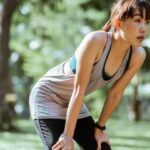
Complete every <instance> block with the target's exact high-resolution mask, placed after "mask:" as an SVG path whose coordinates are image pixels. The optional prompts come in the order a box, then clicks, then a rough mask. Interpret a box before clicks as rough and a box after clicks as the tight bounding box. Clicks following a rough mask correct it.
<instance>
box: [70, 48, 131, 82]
mask: <svg viewBox="0 0 150 150" xmlns="http://www.w3.org/2000/svg"><path fill="white" fill-rule="evenodd" d="M131 55H132V46H131V48H130V53H129V57H128V60H127V63H126V67H125V71H126V70H127V69H128V66H129V63H130V59H131ZM107 57H108V55H107ZM106 60H107V58H106ZM106 60H105V63H106ZM105 63H104V66H105ZM76 65H77V60H76V58H75V55H73V56H72V57H71V59H70V68H71V70H72V72H73V73H74V74H75V73H76ZM102 75H103V78H104V79H105V80H110V79H111V78H112V77H113V76H109V75H108V74H107V73H106V72H105V70H104V69H103V73H102Z"/></svg>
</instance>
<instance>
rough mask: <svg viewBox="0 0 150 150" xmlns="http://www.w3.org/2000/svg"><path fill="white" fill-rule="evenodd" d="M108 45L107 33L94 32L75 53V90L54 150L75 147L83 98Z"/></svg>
mask: <svg viewBox="0 0 150 150" xmlns="http://www.w3.org/2000/svg"><path fill="white" fill-rule="evenodd" d="M105 43H106V33H104V32H99V31H98V32H92V33H90V34H88V35H87V36H86V37H85V38H84V39H83V41H82V42H81V44H80V45H79V47H78V48H77V50H76V52H75V56H76V59H77V66H76V75H75V81H74V89H73V92H72V96H71V99H70V102H69V106H68V109H67V116H66V123H65V128H64V132H63V134H62V135H61V137H60V138H59V140H58V141H57V143H56V144H55V145H54V146H53V147H52V149H53V150H60V149H63V148H64V149H65V148H71V149H73V150H74V146H73V141H72V139H73V134H74V130H75V126H76V122H77V118H78V115H79V112H80V110H81V106H82V104H83V97H84V94H85V91H86V88H87V86H88V83H89V80H90V76H91V71H92V68H93V64H94V63H95V62H97V60H98V59H99V57H100V56H101V53H102V51H103V48H104V45H105Z"/></svg>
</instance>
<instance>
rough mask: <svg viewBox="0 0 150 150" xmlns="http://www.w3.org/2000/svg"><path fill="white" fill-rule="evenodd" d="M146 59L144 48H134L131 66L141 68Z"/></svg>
mask: <svg viewBox="0 0 150 150" xmlns="http://www.w3.org/2000/svg"><path fill="white" fill-rule="evenodd" d="M145 58H146V52H145V49H144V48H143V47H133V51H132V58H131V65H136V66H139V65H140V66H141V65H142V64H143V62H144V60H145Z"/></svg>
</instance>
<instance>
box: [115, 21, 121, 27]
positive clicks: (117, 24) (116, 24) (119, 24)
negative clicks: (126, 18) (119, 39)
mask: <svg viewBox="0 0 150 150" xmlns="http://www.w3.org/2000/svg"><path fill="white" fill-rule="evenodd" d="M120 26H121V21H120V20H119V19H116V20H115V27H116V28H117V29H119V28H120Z"/></svg>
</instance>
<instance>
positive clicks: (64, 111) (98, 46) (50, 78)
mask: <svg viewBox="0 0 150 150" xmlns="http://www.w3.org/2000/svg"><path fill="white" fill-rule="evenodd" d="M149 10H150V5H149V4H148V3H147V2H146V1H143V0H119V1H118V2H117V3H116V4H115V5H114V7H113V9H112V13H111V17H110V20H109V21H108V23H107V24H106V25H105V26H104V28H103V29H102V31H94V32H92V33H89V34H88V35H87V36H86V37H85V38H84V39H83V41H82V42H81V44H80V45H79V47H78V48H77V50H76V51H75V54H74V55H73V57H72V58H70V59H68V60H67V61H65V62H63V63H62V64H60V65H58V66H56V67H55V68H53V69H51V70H50V71H48V72H47V73H46V74H45V75H44V76H43V77H41V78H40V80H39V81H38V82H37V83H36V85H35V86H34V88H33V90H32V92H31V95H30V109H31V116H32V119H33V120H34V123H35V127H36V131H37V133H38V135H39V136H40V138H41V140H42V142H43V144H44V146H45V149H46V150H48V149H52V150H74V144H73V139H74V140H75V141H76V142H77V143H78V144H79V146H80V147H81V149H84V150H100V149H103V148H101V144H102V143H103V142H105V143H108V144H109V139H108V136H107V134H106V133H105V132H104V131H103V130H104V129H105V124H106V122H107V121H108V119H109V118H110V116H111V115H112V113H113V112H114V110H115V109H116V107H117V106H118V103H119V101H120V99H121V97H122V95H123V93H124V90H125V88H126V87H127V85H128V84H129V82H130V80H131V79H132V77H133V76H134V75H135V74H136V73H137V71H138V70H139V69H140V67H141V66H142V64H143V62H144V60H145V57H146V53H145V50H144V48H142V47H141V43H142V41H143V40H144V38H145V36H146V34H147V32H148V24H149V20H150V12H149ZM110 82H113V86H112V87H111V88H110V90H109V92H108V94H107V98H106V100H105V103H104V106H103V109H102V112H101V115H100V117H99V120H98V121H97V123H96V124H95V122H94V121H93V119H92V117H91V115H90V113H89V111H88V109H87V107H86V106H85V105H84V103H83V98H84V96H85V95H87V94H89V93H91V92H93V91H95V90H97V89H100V88H102V87H103V86H104V85H106V84H108V83H110Z"/></svg>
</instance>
